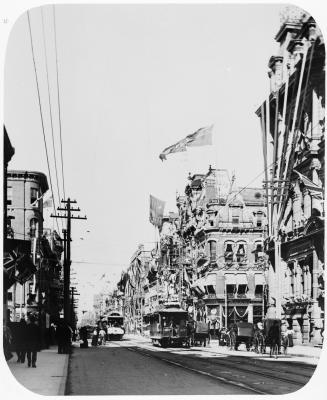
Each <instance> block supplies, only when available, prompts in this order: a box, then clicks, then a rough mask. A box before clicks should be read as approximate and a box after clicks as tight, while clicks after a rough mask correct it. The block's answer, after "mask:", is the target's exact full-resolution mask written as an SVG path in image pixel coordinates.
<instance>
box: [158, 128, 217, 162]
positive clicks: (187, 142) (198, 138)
mask: <svg viewBox="0 0 327 400" xmlns="http://www.w3.org/2000/svg"><path fill="white" fill-rule="evenodd" d="M212 130H213V125H210V126H208V127H205V128H200V129H198V130H197V131H196V132H194V133H191V134H190V135H188V136H186V138H184V139H182V140H180V141H179V142H177V143H175V144H173V145H171V146H169V147H167V148H166V149H164V150H163V152H162V153H161V154H160V155H159V158H160V160H161V161H164V160H166V155H167V154H171V153H179V152H181V151H186V147H188V146H189V147H196V146H206V145H211V144H212Z"/></svg>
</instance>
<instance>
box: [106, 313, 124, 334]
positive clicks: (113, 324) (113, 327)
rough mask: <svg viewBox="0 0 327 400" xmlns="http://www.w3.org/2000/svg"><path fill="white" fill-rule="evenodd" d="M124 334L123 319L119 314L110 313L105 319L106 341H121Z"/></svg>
mask: <svg viewBox="0 0 327 400" xmlns="http://www.w3.org/2000/svg"><path fill="white" fill-rule="evenodd" d="M124 334H125V328H124V317H123V316H122V315H121V314H120V313H119V312H116V311H114V312H111V313H110V314H109V315H108V317H107V337H108V340H122V338H123V336H124Z"/></svg>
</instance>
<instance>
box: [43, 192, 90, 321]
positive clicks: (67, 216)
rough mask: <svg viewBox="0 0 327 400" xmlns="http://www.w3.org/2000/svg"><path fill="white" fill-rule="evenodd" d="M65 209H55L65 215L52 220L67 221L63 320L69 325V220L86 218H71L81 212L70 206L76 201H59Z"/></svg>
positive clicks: (65, 231) (54, 216) (55, 216)
mask: <svg viewBox="0 0 327 400" xmlns="http://www.w3.org/2000/svg"><path fill="white" fill-rule="evenodd" d="M61 202H62V203H64V204H65V207H64V208H62V207H57V210H58V211H65V213H66V214H65V215H52V214H51V217H52V218H65V219H67V229H63V234H64V319H65V321H66V323H68V324H69V323H71V313H70V311H71V304H70V265H71V249H70V242H71V241H72V239H71V220H72V219H87V218H86V216H84V217H81V216H79V215H78V216H77V217H76V216H73V215H72V211H81V210H80V208H79V207H78V208H73V207H71V204H76V203H77V202H76V200H71V199H70V198H69V197H68V199H67V200H61Z"/></svg>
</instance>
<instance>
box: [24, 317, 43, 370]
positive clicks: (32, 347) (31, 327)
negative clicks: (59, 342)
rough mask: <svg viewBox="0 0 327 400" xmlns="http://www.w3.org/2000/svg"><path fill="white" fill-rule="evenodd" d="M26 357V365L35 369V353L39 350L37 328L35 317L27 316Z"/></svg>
mask: <svg viewBox="0 0 327 400" xmlns="http://www.w3.org/2000/svg"><path fill="white" fill-rule="evenodd" d="M25 332H26V355H27V365H28V367H30V366H32V367H33V368H36V358H37V352H38V351H39V349H40V332H39V327H38V326H37V325H36V324H35V317H34V316H33V315H29V317H28V319H27V326H26V331H25Z"/></svg>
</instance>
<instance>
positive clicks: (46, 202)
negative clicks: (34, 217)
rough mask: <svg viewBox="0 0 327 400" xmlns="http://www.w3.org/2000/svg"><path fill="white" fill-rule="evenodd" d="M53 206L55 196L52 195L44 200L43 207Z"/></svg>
mask: <svg viewBox="0 0 327 400" xmlns="http://www.w3.org/2000/svg"><path fill="white" fill-rule="evenodd" d="M51 207H53V197H52V196H50V197H49V198H48V199H47V200H45V201H44V202H43V208H51Z"/></svg>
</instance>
